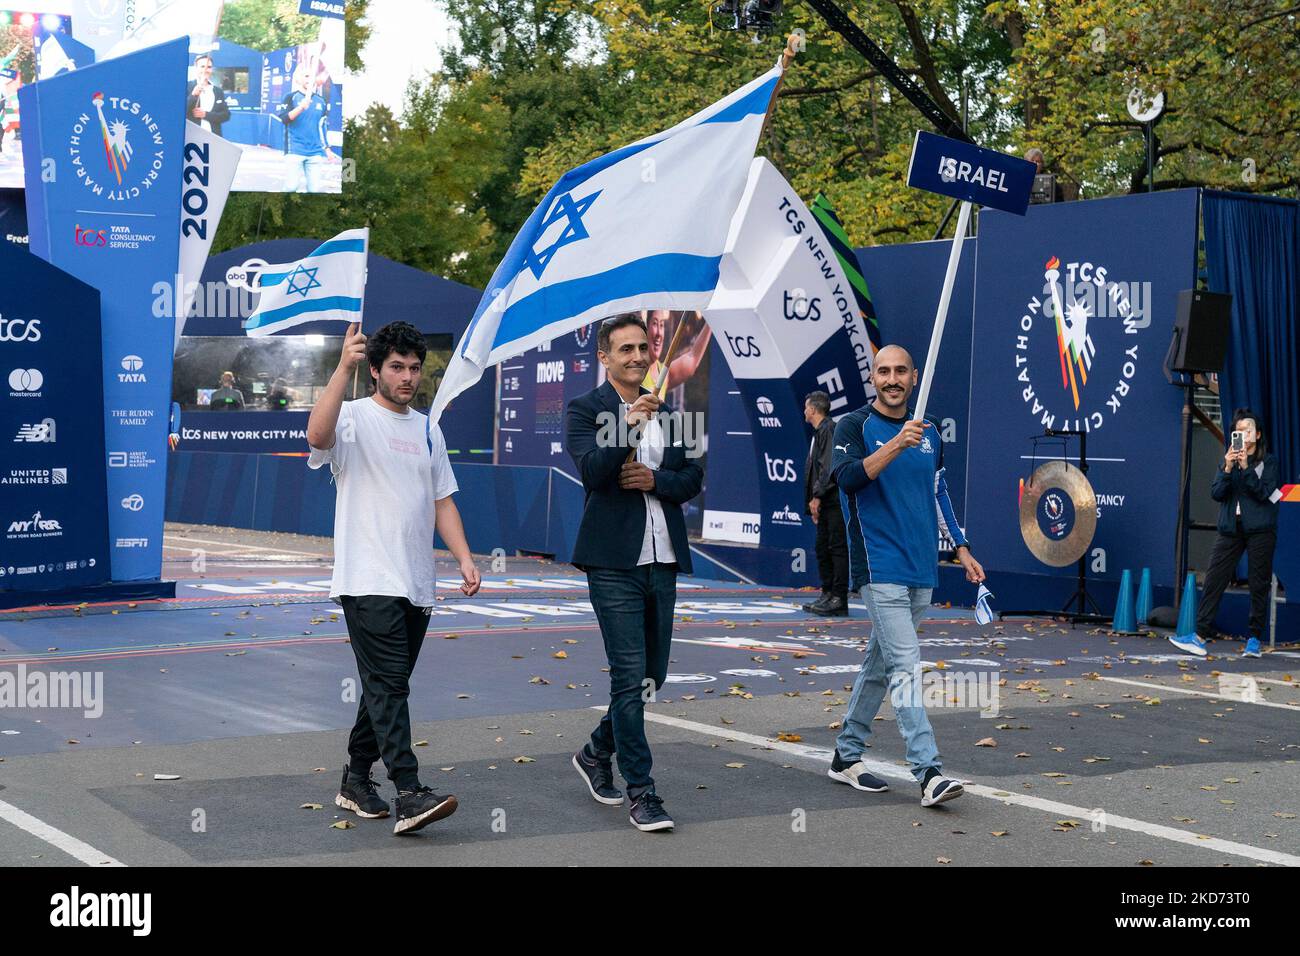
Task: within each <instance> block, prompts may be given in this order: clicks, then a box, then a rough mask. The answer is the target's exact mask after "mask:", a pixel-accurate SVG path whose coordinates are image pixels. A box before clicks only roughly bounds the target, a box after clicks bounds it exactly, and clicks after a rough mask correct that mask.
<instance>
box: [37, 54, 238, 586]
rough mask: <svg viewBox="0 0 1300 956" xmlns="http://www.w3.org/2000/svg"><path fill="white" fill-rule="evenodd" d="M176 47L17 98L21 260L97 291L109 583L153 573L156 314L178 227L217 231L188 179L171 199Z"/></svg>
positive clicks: (181, 72)
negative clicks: (22, 191) (23, 204)
mask: <svg viewBox="0 0 1300 956" xmlns="http://www.w3.org/2000/svg"><path fill="white" fill-rule="evenodd" d="M187 47H188V40H187V39H185V38H182V39H178V40H174V41H171V42H169V43H165V44H160V45H159V46H155V47H150V48H149V49H146V50H141V51H140V52H138V53H132V54H130V55H127V56H123V57H119V58H116V59H113V60H109V61H106V62H104V63H100V64H96V65H94V66H90V67H86V68H84V69H80V70H77V71H75V72H72V73H68V74H64V75H62V76H58V77H55V78H53V79H49V80H44V81H42V82H40V83H36V84H33V85H29V86H25V87H23V88H22V90H21V91H20V92H19V97H20V102H21V109H22V112H23V133H24V138H25V140H26V143H25V149H24V155H23V161H24V172H25V177H26V183H27V206H28V227H29V229H30V232H31V251H32V252H33V253H34V254H36V255H38V256H40V257H41V258H43V259H46V260H48V261H49V262H51V263H53V264H54V265H56V266H58V267H59V268H61V269H63V270H65V271H66V272H69V273H71V274H72V275H74V276H76V277H77V278H79V279H81V280H82V281H84V282H86V283H88V284H89V285H92V286H94V287H95V288H97V289H99V290H100V293H101V302H100V317H101V325H100V329H101V342H102V346H103V402H104V440H105V453H106V454H105V461H104V465H105V467H106V469H107V488H108V517H109V539H110V540H109V544H110V554H111V565H112V577H113V580H116V581H138V580H152V579H156V578H157V577H158V576H159V572H160V568H161V561H162V528H163V510H164V498H165V485H166V464H167V463H166V455H167V434H168V424H169V423H168V409H169V408H170V405H171V368H172V347H173V337H174V322H173V319H172V318H171V316H170V315H165V316H163V317H159V316H157V315H156V314H155V309H154V305H155V302H156V301H157V297H158V292H157V289H158V288H159V286H160V285H161V286H162V287H164V288H170V287H171V286H172V285H173V284H174V283H175V281H176V280H175V276H176V271H177V264H178V257H179V245H180V240H181V235H182V230H185V229H189V230H190V231H191V232H193V231H195V230H198V229H204V228H211V227H212V226H213V225H214V224H212V223H208V224H204V223H203V222H202V221H201V217H202V216H203V215H204V214H205V213H206V212H207V210H206V208H205V207H206V202H207V200H206V193H205V191H204V190H203V189H202V186H203V185H204V183H202V182H201V180H202V179H203V176H204V174H203V173H202V172H190V171H188V170H187V171H186V178H187V182H186V183H185V186H184V192H183V190H182V166H183V164H184V163H185V158H184V156H183V153H184V152H185V71H186V62H187V52H186V51H187ZM190 165H195V164H190ZM195 168H196V169H201V165H199V166H196V167H195Z"/></svg>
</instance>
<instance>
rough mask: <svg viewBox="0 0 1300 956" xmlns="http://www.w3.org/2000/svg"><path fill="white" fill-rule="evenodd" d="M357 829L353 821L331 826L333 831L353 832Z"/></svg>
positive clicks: (339, 822) (336, 823)
mask: <svg viewBox="0 0 1300 956" xmlns="http://www.w3.org/2000/svg"><path fill="white" fill-rule="evenodd" d="M355 827H356V824H355V823H353V822H352V821H351V820H338V821H336V822H335V823H331V824H330V829H331V830H351V829H353V828H355Z"/></svg>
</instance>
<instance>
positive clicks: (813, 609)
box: [799, 591, 831, 614]
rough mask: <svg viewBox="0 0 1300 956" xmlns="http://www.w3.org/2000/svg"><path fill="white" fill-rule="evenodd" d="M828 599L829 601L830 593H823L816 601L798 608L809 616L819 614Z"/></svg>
mask: <svg viewBox="0 0 1300 956" xmlns="http://www.w3.org/2000/svg"><path fill="white" fill-rule="evenodd" d="M830 599H831V592H830V591H823V592H822V593H821V595H820V596H819V597H818V598H817V600H815V601H813V602H812V603H811V604H801V605H799V606H800V607H801V608H803V609H804V610H805V611H807V612H808V613H809V614H820V613H821V612H822V610H823V607H824V606H825V604H826V602H827V601H829V600H830Z"/></svg>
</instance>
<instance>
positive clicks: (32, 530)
mask: <svg viewBox="0 0 1300 956" xmlns="http://www.w3.org/2000/svg"><path fill="white" fill-rule="evenodd" d="M62 534H63V529H62V528H61V527H59V523H58V522H57V521H55V520H54V519H53V518H46V517H44V516H42V515H41V513H40V512H39V511H38V512H36V514H34V515H32V516H31V518H30V519H29V520H27V521H14V522H11V523H10V525H9V531H8V537H11V538H31V537H36V538H54V537H58V536H60V535H62Z"/></svg>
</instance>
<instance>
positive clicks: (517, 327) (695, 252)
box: [430, 63, 781, 421]
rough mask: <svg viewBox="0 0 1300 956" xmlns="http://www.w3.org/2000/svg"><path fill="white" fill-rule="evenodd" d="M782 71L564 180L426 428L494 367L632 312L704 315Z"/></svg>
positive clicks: (475, 324) (494, 289) (485, 305)
mask: <svg viewBox="0 0 1300 956" xmlns="http://www.w3.org/2000/svg"><path fill="white" fill-rule="evenodd" d="M780 75H781V65H780V63H778V64H777V65H776V66H775V67H774V68H773V69H771V70H769V71H768V72H767V73H764V74H763V75H762V76H760V77H758V78H757V79H756V80H753V81H752V82H750V83H748V84H746V85H745V86H743V87H741V88H740V89H738V90H736V91H735V92H734V93H732V94H731V95H730V96H728V97H726V98H725V99H723V100H720V101H718V102H717V103H714V104H713V105H712V106H709V107H708V108H707V109H704V110H702V111H700V112H699V113H696V114H695V115H694V116H692V117H691V118H690V119H688V120H686V121H684V122H682V123H679V124H678V125H676V126H674V127H673V128H672V129H670V130H668V131H666V132H663V133H658V134H656V135H654V136H649V137H646V138H645V139H642V140H639V141H638V142H635V143H633V144H632V145H630V146H624V147H623V148H622V149H617V150H615V151H614V152H612V153H607V154H606V155H604V156H601V157H599V158H598V159H593V160H592V161H591V162H589V163H585V164H583V165H582V166H579V167H578V168H577V169H573V170H570V171H569V172H567V173H565V174H564V175H563V176H562V177H561V178H560V180H559V182H557V183H556V184H555V185H554V186H552V187H551V190H550V192H548V193H547V194H546V198H545V199H543V200H542V202H541V205H539V206H538V207H537V208H536V209H535V210H533V214H532V215H531V216H529V217H528V221H527V222H525V223H524V226H523V228H522V229H520V230H519V234H518V235H517V236H515V239H514V242H512V243H511V244H510V250H509V251H508V252H507V253H506V257H505V259H503V260H502V261H501V264H500V265H499V266H497V270H496V273H495V274H494V275H493V276H492V281H491V282H490V283H489V284H488V287H487V289H485V290H484V293H483V299H482V301H480V302H479V305H478V309H477V311H476V312H475V313H474V318H473V319H472V320H471V322H470V324H469V328H468V329H466V330H465V334H464V335H463V336H462V337H461V340H460V344H459V345H457V346H456V351H455V353H454V354H453V355H452V358H451V361H450V362H449V363H448V365H447V373H446V376H445V377H444V378H443V381H442V385H441V387H440V388H439V389H438V394H437V395H436V396H435V397H434V401H433V408H432V409H431V410H430V419H431V420H433V421H437V420H438V417H439V416H440V415H441V414H442V410H443V409H444V408H445V407H446V406H447V403H448V402H450V401H451V400H452V399H453V398H455V397H456V396H457V395H458V394H460V393H461V392H463V391H464V390H465V389H467V388H469V387H470V386H471V385H473V384H474V383H475V382H477V381H478V380H479V378H480V377H481V376H482V374H483V371H484V370H485V369H487V368H489V367H490V366H492V365H496V364H497V363H499V362H501V361H503V360H505V359H508V358H510V357H512V356H515V355H519V354H520V353H522V352H526V351H528V350H529V349H531V348H534V347H536V346H538V345H540V344H541V343H543V342H549V341H550V340H551V339H553V338H556V337H557V336H560V335H563V334H564V333H565V332H569V331H571V330H573V329H577V328H580V327H581V326H583V325H586V324H587V323H588V322H591V321H594V320H596V319H599V318H602V317H604V316H607V315H612V314H614V313H616V312H623V311H630V310H632V309H634V308H635V309H698V310H701V311H703V309H704V308H705V307H706V306H707V305H708V303H709V298H710V296H711V295H712V294H713V290H714V287H715V286H716V285H717V282H718V263H719V262H720V260H721V258H722V251H723V247H724V246H725V244H726V240H727V229H728V226H729V225H730V224H731V217H732V215H733V214H734V213H735V211H736V207H737V205H739V203H740V198H741V195H742V194H743V192H744V190H745V180H746V177H747V175H748V172H749V163H750V160H751V159H753V157H754V149H755V147H756V146H757V145H758V137H759V134H760V133H761V132H762V128H763V119H764V117H765V116H766V115H767V109H768V106H769V104H770V103H771V102H772V95H773V93H774V91H775V89H776V85H777V80H778V78H779V77H780Z"/></svg>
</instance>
